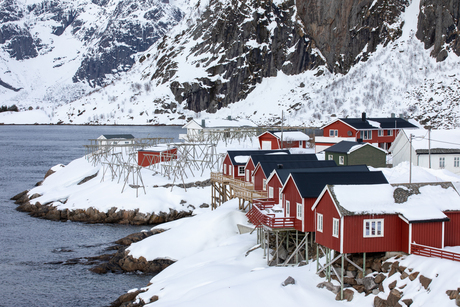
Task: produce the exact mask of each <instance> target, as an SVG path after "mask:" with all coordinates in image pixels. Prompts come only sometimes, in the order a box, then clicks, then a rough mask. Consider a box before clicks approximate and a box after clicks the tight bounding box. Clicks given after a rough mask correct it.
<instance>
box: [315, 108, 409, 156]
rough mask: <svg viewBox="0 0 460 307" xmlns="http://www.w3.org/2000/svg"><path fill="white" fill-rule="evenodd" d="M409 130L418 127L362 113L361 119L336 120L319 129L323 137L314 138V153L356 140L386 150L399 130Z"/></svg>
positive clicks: (399, 120)
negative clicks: (346, 141) (370, 116)
mask: <svg viewBox="0 0 460 307" xmlns="http://www.w3.org/2000/svg"><path fill="white" fill-rule="evenodd" d="M411 128H412V129H417V128H418V127H417V126H415V125H413V124H411V123H409V122H408V121H406V120H405V119H402V118H397V117H391V118H367V117H366V113H363V114H362V117H361V118H338V119H335V120H333V121H332V122H330V123H328V124H326V125H325V126H323V127H321V130H323V136H322V137H316V138H315V151H316V152H320V151H323V150H324V149H326V148H328V147H329V146H332V145H334V144H336V143H338V142H340V141H341V140H348V141H350V140H352V141H358V139H361V140H362V141H363V142H366V143H373V144H378V146H379V147H380V148H383V149H385V150H387V149H388V148H390V146H391V143H392V142H393V141H394V140H395V138H396V136H397V135H398V133H399V131H400V130H401V129H411Z"/></svg>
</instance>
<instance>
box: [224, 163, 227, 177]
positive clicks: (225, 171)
mask: <svg viewBox="0 0 460 307" xmlns="http://www.w3.org/2000/svg"><path fill="white" fill-rule="evenodd" d="M224 175H227V165H225V164H224Z"/></svg>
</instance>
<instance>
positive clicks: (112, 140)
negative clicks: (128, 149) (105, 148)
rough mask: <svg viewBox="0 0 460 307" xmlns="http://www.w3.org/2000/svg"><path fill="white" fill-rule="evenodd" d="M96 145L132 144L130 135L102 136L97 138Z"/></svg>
mask: <svg viewBox="0 0 460 307" xmlns="http://www.w3.org/2000/svg"><path fill="white" fill-rule="evenodd" d="M97 143H98V145H125V144H133V143H134V136H133V135H132V134H103V135H101V136H100V137H98V138H97Z"/></svg>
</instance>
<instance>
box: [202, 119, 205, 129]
mask: <svg viewBox="0 0 460 307" xmlns="http://www.w3.org/2000/svg"><path fill="white" fill-rule="evenodd" d="M201 127H203V128H204V127H206V121H205V120H204V119H202V120H201Z"/></svg>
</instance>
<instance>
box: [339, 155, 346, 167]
mask: <svg viewBox="0 0 460 307" xmlns="http://www.w3.org/2000/svg"><path fill="white" fill-rule="evenodd" d="M339 164H340V165H344V164H345V157H344V156H339Z"/></svg>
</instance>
